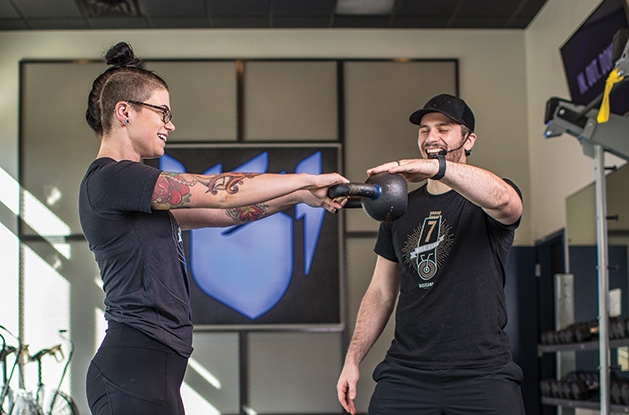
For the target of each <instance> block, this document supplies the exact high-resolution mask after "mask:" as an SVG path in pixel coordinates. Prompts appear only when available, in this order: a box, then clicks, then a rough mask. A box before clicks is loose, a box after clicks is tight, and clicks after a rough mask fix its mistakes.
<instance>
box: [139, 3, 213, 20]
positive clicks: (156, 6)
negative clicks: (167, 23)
mask: <svg viewBox="0 0 629 415" xmlns="http://www.w3.org/2000/svg"><path fill="white" fill-rule="evenodd" d="M139 6H140V10H141V11H142V12H146V13H147V14H148V15H149V16H151V17H173V18H177V17H182V16H186V17H203V16H205V15H206V9H205V1H204V0H185V1H172V0H140V1H139Z"/></svg>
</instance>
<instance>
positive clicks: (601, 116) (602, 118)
mask: <svg viewBox="0 0 629 415" xmlns="http://www.w3.org/2000/svg"><path fill="white" fill-rule="evenodd" d="M623 78H624V76H620V75H619V74H618V68H616V69H614V70H613V71H611V72H610V73H609V76H608V77H607V80H606V81H605V92H603V102H601V108H600V109H599V110H598V116H597V117H596V121H598V123H599V124H603V123H605V122H607V121H609V94H610V92H612V88H613V86H614V84H617V83H618V82H620V81H622V80H623Z"/></svg>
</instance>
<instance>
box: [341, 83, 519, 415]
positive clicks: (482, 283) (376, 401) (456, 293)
mask: <svg viewBox="0 0 629 415" xmlns="http://www.w3.org/2000/svg"><path fill="white" fill-rule="evenodd" d="M410 121H411V122H412V123H413V124H417V125H419V137H418V145H419V151H420V153H421V156H422V158H419V159H406V160H399V161H395V162H390V163H386V164H383V165H380V166H377V167H374V168H372V169H369V170H368V171H367V173H368V174H369V175H374V174H377V173H380V172H385V171H386V172H389V173H398V174H400V175H402V176H403V177H404V178H405V179H406V180H407V181H409V182H421V181H423V180H426V179H427V182H426V184H425V185H423V186H422V187H420V188H419V189H417V190H415V191H413V192H411V193H409V195H408V209H407V212H406V213H405V214H404V216H402V217H401V218H400V219H397V220H396V221H394V222H386V223H382V224H381V225H380V230H379V232H378V239H377V242H376V245H375V248H374V251H375V252H376V254H377V261H376V266H375V269H374V272H373V276H372V280H371V283H370V285H369V287H368V289H367V291H366V293H365V296H364V298H363V300H362V303H361V305H360V309H359V311H358V318H357V322H356V327H355V331H354V335H353V337H352V340H351V342H350V346H349V349H348V351H347V355H346V358H345V364H344V367H343V370H342V372H341V375H340V378H339V381H338V384H337V392H338V399H339V402H340V403H341V404H342V405H343V408H345V410H346V411H348V412H349V413H351V414H355V413H356V408H355V406H354V399H355V398H356V384H357V383H358V379H359V367H358V366H359V363H360V362H361V361H362V359H363V358H364V357H365V355H366V354H367V352H368V351H369V350H370V348H371V347H372V346H373V344H374V343H375V341H376V340H377V338H378V337H379V336H380V334H381V333H382V330H383V329H384V327H385V325H386V323H387V321H388V319H389V317H390V315H391V313H392V312H393V309H394V308H395V304H396V299H397V303H398V304H397V308H396V323H395V324H396V326H395V337H394V340H393V342H392V343H391V346H390V348H389V350H388V352H387V354H386V357H385V359H384V361H383V362H381V363H380V364H379V365H378V366H377V367H376V369H375V370H374V373H373V378H374V380H375V381H376V382H377V385H376V388H375V390H374V392H373V395H372V397H371V401H370V404H369V414H370V415H383V414H386V415H407V414H408V415H411V414H412V415H417V414H422V415H433V414H434V415H442V414H445V415H458V414H461V415H463V414H466V415H467V414H471V413H477V414H496V415H506V414H508V415H519V414H524V405H523V401H522V394H521V390H520V382H521V380H522V377H523V374H522V369H521V368H520V367H519V366H518V365H517V364H516V363H515V362H513V360H512V356H511V352H510V348H509V339H508V338H507V335H506V333H505V332H504V327H505V325H506V324H507V311H506V305H505V296H504V280H505V266H506V263H507V258H508V255H509V251H510V249H511V245H512V243H513V238H514V233H515V229H516V228H517V226H518V225H519V223H520V217H521V215H522V200H521V196H520V192H519V190H518V189H517V187H516V186H515V184H513V183H511V182H510V181H508V180H505V179H502V178H500V177H498V176H496V175H495V174H493V173H491V172H489V171H487V170H485V169H482V168H479V167H476V166H472V165H469V164H467V158H468V156H469V155H470V154H471V151H472V147H474V143H475V142H476V138H477V137H476V134H475V133H474V127H475V125H474V114H473V113H472V110H471V109H470V108H469V107H468V106H467V104H466V103H465V101H463V100H462V99H459V98H457V97H454V96H452V95H447V94H442V95H438V96H436V97H434V98H432V99H431V100H429V101H428V102H427V103H426V105H425V106H424V108H422V109H419V110H417V111H415V112H414V113H413V114H411V116H410Z"/></svg>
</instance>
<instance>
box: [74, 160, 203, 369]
mask: <svg viewBox="0 0 629 415" xmlns="http://www.w3.org/2000/svg"><path fill="white" fill-rule="evenodd" d="M159 174H160V170H159V169H156V168H154V167H151V166H147V165H144V164H142V163H137V162H132V161H119V162H116V161H115V160H112V159H109V158H101V159H97V160H95V161H94V162H93V163H92V164H91V165H90V166H89V168H88V170H87V172H86V174H85V177H84V178H83V181H82V182H81V187H80V191H79V216H80V220H81V227H82V228H83V233H84V235H85V237H86V238H87V241H88V242H89V247H90V249H91V250H92V252H93V253H94V257H95V259H96V262H97V263H98V266H99V268H100V273H101V277H102V279H103V289H104V291H105V317H106V318H107V320H114V321H118V322H121V323H126V324H129V325H131V326H133V327H135V328H137V329H139V330H141V331H143V332H145V333H146V334H148V335H150V336H151V337H153V338H155V339H157V340H159V341H161V342H163V343H164V344H166V345H168V346H169V347H171V348H172V349H173V350H175V351H176V352H177V353H179V354H180V355H182V356H184V357H189V356H190V354H191V353H192V319H191V315H190V288H189V282H188V277H187V273H186V262H185V256H184V250H183V241H182V239H181V230H180V228H179V225H178V224H177V222H176V220H175V219H174V218H173V216H172V215H171V214H170V212H169V211H159V210H155V211H154V210H152V209H151V197H152V194H153V188H154V186H155V182H156V181H157V177H158V176H159Z"/></svg>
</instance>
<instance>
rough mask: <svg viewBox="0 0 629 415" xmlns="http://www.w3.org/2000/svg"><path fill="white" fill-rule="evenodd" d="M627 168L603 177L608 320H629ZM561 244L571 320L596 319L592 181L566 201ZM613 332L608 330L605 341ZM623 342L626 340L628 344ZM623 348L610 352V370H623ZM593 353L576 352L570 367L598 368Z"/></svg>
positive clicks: (627, 365) (627, 363) (628, 366)
mask: <svg viewBox="0 0 629 415" xmlns="http://www.w3.org/2000/svg"><path fill="white" fill-rule="evenodd" d="M628 183H629V165H628V164H625V165H623V166H622V167H620V168H618V169H617V170H615V171H613V172H611V173H609V174H608V175H607V177H606V183H605V185H606V194H607V217H608V218H609V219H608V220H607V233H608V241H607V243H608V265H609V289H610V300H609V308H610V317H615V316H620V318H625V319H627V318H629V300H628V298H629V297H628V292H627V291H629V276H628V275H627V267H628V263H627V261H628V260H627V246H628V245H629V192H628V191H627V190H629V184H628ZM566 224H567V229H566V242H567V245H568V247H567V251H568V262H569V272H570V273H571V274H572V275H573V277H574V282H573V289H574V293H573V304H574V321H575V322H580V321H589V320H594V319H597V317H598V270H597V268H596V265H597V262H598V253H597V246H596V199H595V189H594V183H591V184H590V185H588V186H586V187H585V188H583V189H581V190H579V191H578V192H576V193H574V194H572V195H570V196H569V197H567V198H566ZM612 336H613V333H612V330H611V328H610V338H612ZM628 341H629V340H628ZM627 352H628V350H627V347H618V348H612V354H611V358H612V362H611V364H612V366H613V365H617V366H618V367H619V368H620V370H621V371H629V361H628V356H627V354H628V353H627ZM597 359H598V352H597V351H596V352H587V353H577V355H576V356H575V366H576V368H578V369H580V368H582V366H583V365H585V366H588V367H587V368H586V369H590V368H591V366H593V365H594V368H596V365H597V364H598V360H597Z"/></svg>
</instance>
